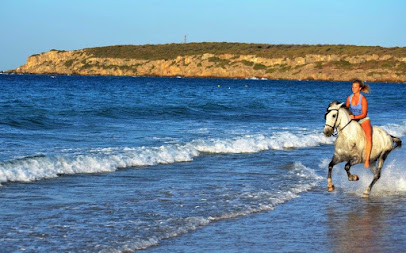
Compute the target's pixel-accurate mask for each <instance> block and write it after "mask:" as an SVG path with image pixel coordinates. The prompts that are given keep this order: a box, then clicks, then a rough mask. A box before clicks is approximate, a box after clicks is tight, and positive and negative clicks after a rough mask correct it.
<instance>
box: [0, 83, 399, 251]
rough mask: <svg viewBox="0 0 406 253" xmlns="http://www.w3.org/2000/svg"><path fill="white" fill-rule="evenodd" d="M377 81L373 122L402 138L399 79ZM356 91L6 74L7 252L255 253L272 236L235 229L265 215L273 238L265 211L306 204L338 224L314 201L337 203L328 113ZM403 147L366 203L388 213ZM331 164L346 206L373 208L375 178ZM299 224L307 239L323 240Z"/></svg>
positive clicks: (1, 99)
mask: <svg viewBox="0 0 406 253" xmlns="http://www.w3.org/2000/svg"><path fill="white" fill-rule="evenodd" d="M370 86H371V90H372V92H371V94H368V95H367V98H368V102H369V116H370V117H371V118H372V123H373V124H374V125H378V126H381V127H383V128H384V129H386V130H387V131H388V132H389V133H390V134H392V135H395V136H397V137H400V138H403V137H404V135H405V133H406V110H405V102H406V86H405V84H397V83H370ZM350 94H351V83H349V82H323V81H286V80H232V79H194V78H152V77H97V76H94V77H92V76H91V77H84V76H50V75H42V76H40V75H38V76H35V75H0V108H1V110H0V144H1V145H0V245H1V251H2V252H52V251H54V252H132V251H137V250H145V251H151V252H153V251H165V252H167V251H168V250H169V251H171V252H183V251H185V252H191V251H193V252H196V251H199V250H200V251H202V252H204V251H205V250H209V251H217V250H219V249H223V250H224V248H222V246H221V245H220V246H218V248H213V245H216V244H214V243H213V241H216V242H221V241H224V242H225V243H228V244H227V249H228V251H229V252H240V251H241V250H242V248H244V249H245V250H246V251H249V252H253V251H258V252H261V251H263V250H265V249H269V248H268V246H269V245H268V244H267V243H266V242H269V240H270V239H269V238H268V237H266V236H264V234H266V233H263V234H261V236H258V237H257V238H256V239H253V240H254V241H255V243H254V244H252V241H250V242H248V243H247V244H244V245H241V240H239V241H238V243H235V242H234V241H233V240H235V238H236V237H235V236H236V234H238V235H239V236H240V237H244V238H250V235H251V234H252V232H249V229H253V230H254V231H261V229H262V230H264V227H263V224H264V220H266V224H267V225H266V227H267V228H269V226H271V227H272V228H273V230H272V231H274V233H276V234H278V231H279V232H281V231H284V230H283V229H284V228H285V229H288V228H289V224H290V220H286V221H285V222H284V223H282V225H280V223H278V222H276V221H275V220H268V218H269V215H270V216H272V219H273V218H275V217H277V216H278V215H280V213H278V211H280V210H286V211H287V213H288V214H290V215H294V216H296V215H301V212H304V210H306V209H309V208H310V209H309V210H312V211H313V212H314V213H313V215H314V217H316V218H315V219H316V220H317V217H319V219H323V218H322V217H326V215H327V216H328V217H330V220H331V224H330V223H329V224H330V225H329V226H328V227H327V228H325V229H326V230H328V229H334V225H333V224H336V223H337V222H335V220H334V219H335V218H334V217H336V216H339V217H344V215H343V216H340V215H339V214H337V213H336V212H335V211H334V210H336V208H335V207H337V208H338V204H337V203H336V204H335V206H334V205H333V207H334V208H333V207H330V208H331V209H332V210H330V213H328V214H325V213H323V212H322V211H321V210H322V208H321V207H320V206H318V207H319V208H316V207H314V206H313V205H311V203H314V202H318V200H320V199H323V201H325V202H328V201H329V199H331V198H336V196H335V195H334V193H333V195H332V194H325V193H324V192H325V186H326V180H325V177H326V175H327V165H328V162H329V159H330V158H331V156H332V154H333V150H334V147H333V143H334V137H331V138H326V137H324V136H323V134H322V131H323V128H324V113H325V110H326V108H327V105H328V104H329V102H331V101H332V100H341V101H343V102H344V101H345V99H346V97H347V96H348V95H350ZM404 150H405V149H404V148H403V149H399V150H396V151H394V152H393V153H392V154H390V155H389V157H388V159H387V162H386V164H385V166H384V171H383V174H382V178H381V180H380V181H379V182H378V183H377V184H376V186H375V188H374V189H373V191H372V195H371V198H372V199H373V201H374V202H373V203H375V204H376V203H381V204H382V205H383V206H384V207H386V205H385V204H387V203H388V202H391V203H392V206H390V207H388V209H389V210H392V211H393V210H398V209H399V208H400V209H401V207H403V208H404V207H405V205H404V204H403V202H404V200H406V173H405V169H406V162H405V160H404V157H405V151H404ZM336 167H337V168H336V169H335V170H334V174H333V177H334V178H333V180H334V181H335V185H336V187H337V190H336V191H337V192H338V193H336V194H338V195H339V196H340V197H339V199H338V200H336V202H340V205H339V206H340V207H341V209H343V207H342V205H341V204H342V203H346V201H345V200H346V199H348V198H349V199H351V200H352V201H349V202H350V203H352V204H351V205H352V206H353V207H356V208H358V209H361V210H362V211H363V210H368V209H363V208H368V206H370V205H372V204H371V203H370V202H368V203H369V204H365V203H364V202H360V201H359V199H360V196H361V194H362V191H363V190H364V189H365V187H366V186H367V185H368V183H369V182H370V181H371V180H372V174H371V173H370V172H369V171H367V170H365V169H363V168H362V166H361V165H359V167H357V166H354V170H355V171H356V172H357V174H358V175H360V177H361V180H360V181H359V182H358V183H356V184H354V183H352V182H351V183H349V182H347V181H346V177H345V173H344V172H343V169H342V168H343V164H341V165H337V166H336ZM361 168H362V169H361ZM322 192H323V193H322ZM393 203H395V204H393ZM365 205H367V207H365ZM377 205H378V206H379V204H377ZM384 207H382V208H384ZM311 208H313V209H311ZM374 208H375V209H373V210H376V208H377V207H376V206H374ZM341 209H339V210H341ZM344 209H345V208H344ZM349 209H350V208H348V210H347V209H345V210H343V211H342V213H346V214H348V213H351V210H349ZM374 212H375V211H374ZM393 213H397V212H394V211H393ZM261 215H268V216H265V217H268V218H264V216H261ZM334 215H336V216H334ZM394 215H395V214H394ZM397 215H399V214H398V213H397ZM331 217H333V218H331ZM347 217H348V216H347ZM396 217H397V218H398V219H397V221H396V219H394V221H393V224H396V223H397V222H398V221H399V219H400V220H402V221H406V215H403V214H402V215H401V216H396ZM385 222H387V221H385ZM302 223H303V222H302ZM302 223H301V222H299V221H296V222H295V224H296V225H297V226H295V227H296V229H298V231H299V232H300V231H301V232H302V233H307V232H314V231H317V227H312V226H309V225H306V224H302ZM247 224H248V225H247ZM278 224H279V225H278ZM283 224H284V225H283ZM241 227H245V228H246V229H244V230H241ZM343 227H345V225H343ZM233 228H234V229H233ZM403 228H404V227H401V228H399V229H398V231H397V232H399V231H405V230H406V229H405V230H403ZM230 229H231V232H229V233H230V234H233V235H230V236H228V237H226V238H224V234H225V233H226V232H227V231H229V230H230ZM274 229H276V230H274ZM290 229H291V227H290ZM218 231H221V233H218ZM275 231H276V232H275ZM268 232H269V231H268ZM285 232H286V231H285ZM326 233H327V234H328V231H327V232H326ZM399 233H400V234H401V235H404V234H402V233H401V232H399ZM403 233H404V232H403ZM279 234H280V233H279ZM390 238H392V239H387V240H386V241H385V242H383V244H384V245H386V244H385V243H387V245H390V244H392V245H393V240H395V239H396V240H397V238H395V239H393V238H394V237H390ZM391 240H392V241H391ZM400 241H401V243H400V244H397V245H398V246H399V247H400V248H402V247H403V246H405V245H406V243H405V242H403V241H402V240H400ZM191 242H193V243H191ZM210 242H211V243H210ZM396 242H398V243H399V240H397V241H396ZM250 243H251V244H250ZM273 243H274V245H276V244H275V243H276V242H273ZM301 243H303V242H301ZM220 244H221V243H220ZM208 245H211V247H208ZM249 245H250V246H249ZM301 245H302V244H300V243H298V242H296V243H286V244H285V245H279V249H281V248H282V249H284V250H285V251H295V250H296V249H303V248H301ZM314 245H315V244H313V246H314ZM316 245H317V244H316ZM395 245H396V243H395ZM299 246H300V247H299ZM247 247H248V248H247ZM388 247H389V246H388ZM308 249H312V248H311V247H310V248H308ZM314 249H317V247H316V248H314ZM319 249H320V248H319ZM342 249H343V248H338V250H340V251H342ZM345 249H346V248H345ZM382 249H389V250H390V249H394V248H385V247H384V248H382ZM395 249H397V248H395ZM326 250H328V249H326Z"/></svg>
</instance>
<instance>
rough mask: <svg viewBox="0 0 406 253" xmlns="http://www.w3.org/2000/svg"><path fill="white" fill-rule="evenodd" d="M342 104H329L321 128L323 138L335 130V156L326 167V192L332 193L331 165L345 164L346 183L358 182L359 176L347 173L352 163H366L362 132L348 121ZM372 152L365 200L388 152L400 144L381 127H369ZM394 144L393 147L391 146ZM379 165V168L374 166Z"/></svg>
mask: <svg viewBox="0 0 406 253" xmlns="http://www.w3.org/2000/svg"><path fill="white" fill-rule="evenodd" d="M343 104H344V103H341V104H340V103H338V102H336V101H334V102H332V103H330V104H329V106H328V108H327V111H326V114H325V119H326V124H325V127H324V135H325V136H327V137H330V136H331V135H333V134H334V132H335V131H336V135H337V140H336V141H335V144H334V149H335V152H334V156H333V159H331V162H330V164H329V166H328V177H327V183H328V185H327V190H328V191H329V192H331V191H333V190H334V188H335V187H334V185H333V182H332V180H331V171H332V170H333V167H334V165H336V164H338V163H341V162H347V164H346V165H345V170H346V171H347V175H348V180H349V181H357V180H359V177H358V176H357V175H355V174H351V173H350V168H351V166H353V165H354V164H358V163H364V162H365V156H366V154H365V143H366V140H365V133H364V130H363V129H362V127H361V125H360V124H359V123H358V122H356V121H355V120H352V119H351V118H350V111H349V110H348V109H347V108H346V107H345V106H343ZM372 131H373V135H372V151H371V156H370V164H371V166H373V167H376V169H375V170H374V171H373V173H374V179H373V180H372V182H371V184H370V185H369V186H368V188H367V189H366V190H365V192H364V194H363V197H368V196H369V193H370V192H371V189H372V187H373V186H374V184H375V183H376V181H378V179H379V178H380V177H381V169H382V167H383V163H384V161H385V159H386V157H387V156H388V155H389V153H390V152H391V151H392V150H394V149H396V148H399V147H401V145H402V141H401V140H400V139H399V138H397V137H394V136H392V135H390V134H388V133H387V132H386V131H385V130H383V129H382V128H380V127H376V126H374V127H373V128H372ZM394 143H395V145H393V144H394ZM376 162H378V166H376Z"/></svg>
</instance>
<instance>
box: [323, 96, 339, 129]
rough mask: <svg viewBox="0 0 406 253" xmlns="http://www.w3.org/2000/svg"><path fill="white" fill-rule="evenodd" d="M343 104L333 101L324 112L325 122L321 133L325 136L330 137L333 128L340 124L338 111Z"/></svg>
mask: <svg viewBox="0 0 406 253" xmlns="http://www.w3.org/2000/svg"><path fill="white" fill-rule="evenodd" d="M343 104H344V103H339V102H337V101H333V102H331V103H330V104H329V105H328V108H327V111H326V114H325V115H324V118H325V120H326V124H325V126H324V131H323V133H324V135H325V136H326V137H330V136H331V135H332V134H333V132H334V129H335V128H337V126H338V125H339V124H340V120H339V118H338V114H339V113H338V112H339V110H340V108H341V107H342V106H343Z"/></svg>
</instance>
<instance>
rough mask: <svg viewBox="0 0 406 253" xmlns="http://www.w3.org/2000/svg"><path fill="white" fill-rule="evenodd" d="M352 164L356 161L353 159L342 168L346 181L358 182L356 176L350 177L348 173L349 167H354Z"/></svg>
mask: <svg viewBox="0 0 406 253" xmlns="http://www.w3.org/2000/svg"><path fill="white" fill-rule="evenodd" d="M354 162H356V160H354V159H352V160H349V161H348V162H347V164H346V165H345V167H344V169H345V171H347V176H348V181H358V180H359V177H358V176H357V175H355V174H354V175H352V174H351V172H350V169H351V166H352V165H354Z"/></svg>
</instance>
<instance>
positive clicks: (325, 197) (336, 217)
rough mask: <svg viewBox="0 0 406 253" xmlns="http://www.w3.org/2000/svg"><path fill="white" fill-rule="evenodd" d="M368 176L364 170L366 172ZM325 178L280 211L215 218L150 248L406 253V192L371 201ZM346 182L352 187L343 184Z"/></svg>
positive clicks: (170, 249) (185, 250) (220, 250)
mask: <svg viewBox="0 0 406 253" xmlns="http://www.w3.org/2000/svg"><path fill="white" fill-rule="evenodd" d="M361 174H362V173H361ZM323 183H324V182H321V183H320V184H319V185H318V186H317V187H315V188H313V189H312V190H311V191H309V192H306V193H304V194H301V195H300V197H299V198H296V199H294V200H291V201H289V202H287V203H285V204H282V205H279V206H277V207H276V208H275V209H274V210H272V211H268V212H264V213H257V214H252V215H249V216H245V217H240V218H236V219H230V220H223V221H219V222H214V223H212V224H211V225H209V226H207V227H201V228H199V229H197V230H196V231H194V232H192V233H189V234H186V235H183V236H181V237H178V238H174V239H168V240H163V241H162V242H161V243H160V244H159V245H158V246H157V247H152V248H150V249H147V250H146V251H145V252H402V251H404V250H405V249H406V208H405V207H406V204H405V203H406V196H405V194H404V193H400V194H390V195H389V196H382V195H381V194H377V195H376V196H371V197H370V198H368V199H364V198H361V197H360V195H359V194H357V193H352V192H348V191H347V189H346V188H341V187H337V188H336V191H335V192H333V193H328V192H327V191H326V187H325V185H324V184H323ZM342 186H344V187H345V186H346V184H343V185H342Z"/></svg>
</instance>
